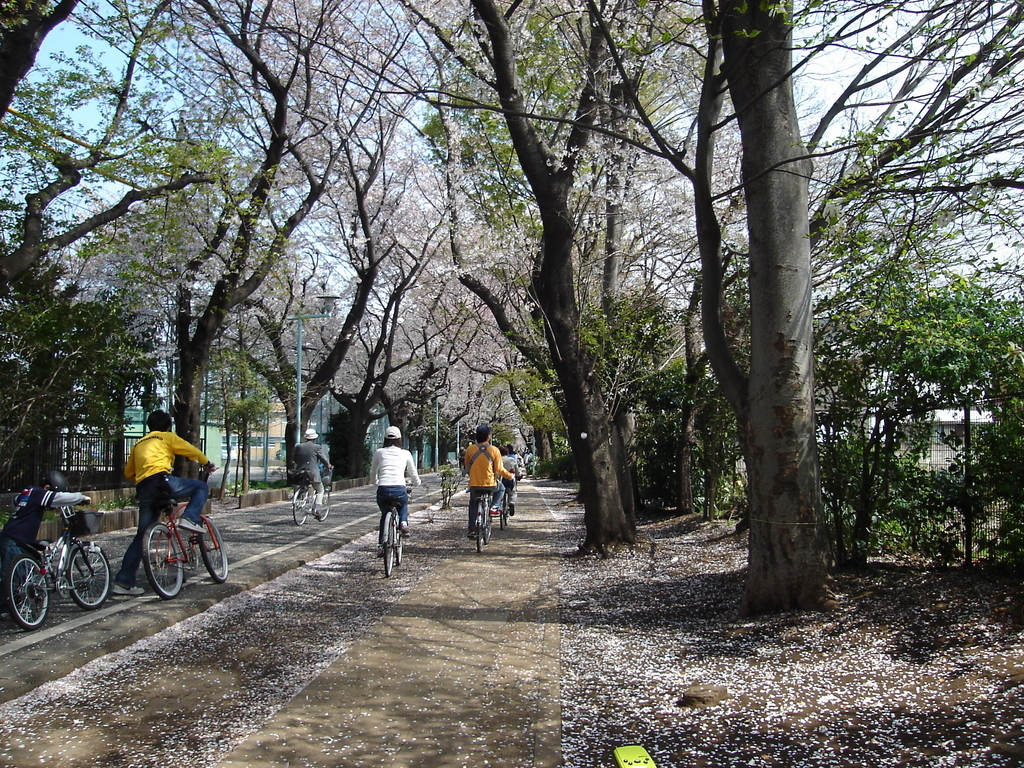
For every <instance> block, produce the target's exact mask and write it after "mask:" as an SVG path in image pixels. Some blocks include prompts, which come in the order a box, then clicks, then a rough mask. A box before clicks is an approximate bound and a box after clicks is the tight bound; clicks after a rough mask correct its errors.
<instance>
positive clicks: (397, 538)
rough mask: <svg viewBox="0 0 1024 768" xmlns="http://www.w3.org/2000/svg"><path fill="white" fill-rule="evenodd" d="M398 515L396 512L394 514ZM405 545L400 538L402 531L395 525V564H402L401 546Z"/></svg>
mask: <svg viewBox="0 0 1024 768" xmlns="http://www.w3.org/2000/svg"><path fill="white" fill-rule="evenodd" d="M395 517H396V518H397V517H398V514H397V513H396V514H395ZM404 545H405V541H404V539H403V538H402V532H401V531H400V530H398V526H397V525H396V526H395V565H401V564H402V547H403V546H404Z"/></svg>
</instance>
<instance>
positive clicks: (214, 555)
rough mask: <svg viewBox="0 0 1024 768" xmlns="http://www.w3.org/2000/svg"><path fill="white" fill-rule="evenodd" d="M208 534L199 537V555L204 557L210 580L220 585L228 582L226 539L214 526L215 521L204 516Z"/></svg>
mask: <svg viewBox="0 0 1024 768" xmlns="http://www.w3.org/2000/svg"><path fill="white" fill-rule="evenodd" d="M203 525H205V526H206V533H205V534H204V535H202V536H200V537H199V554H200V555H202V557H203V565H205V566H206V570H208V571H209V572H210V578H211V579H213V580H214V581H216V582H217V583H218V584H223V583H224V582H225V581H227V580H228V552H227V550H226V549H225V548H224V539H222V538H221V537H220V531H219V530H218V529H217V526H216V525H214V523H213V520H211V519H210V518H208V517H206V516H205V515H204V516H203Z"/></svg>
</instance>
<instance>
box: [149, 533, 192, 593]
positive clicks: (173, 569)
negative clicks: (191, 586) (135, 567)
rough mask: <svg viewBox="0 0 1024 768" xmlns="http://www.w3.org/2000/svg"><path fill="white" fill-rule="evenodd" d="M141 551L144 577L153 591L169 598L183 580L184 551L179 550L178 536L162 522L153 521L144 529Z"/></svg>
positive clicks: (178, 588)
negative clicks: (144, 570) (144, 569)
mask: <svg viewBox="0 0 1024 768" xmlns="http://www.w3.org/2000/svg"><path fill="white" fill-rule="evenodd" d="M142 551H143V558H142V564H143V565H144V566H146V578H148V579H149V583H150V584H151V585H152V587H153V591H154V592H156V593H157V594H158V595H160V597H162V598H163V599H164V600H170V599H171V598H172V597H174V596H175V595H177V594H178V593H179V592H180V591H181V585H182V584H183V583H184V582H185V574H184V568H183V566H184V561H185V553H184V552H182V551H181V545H180V544H179V543H178V537H177V536H175V535H174V534H173V533H171V531H170V529H169V528H168V527H167V526H166V525H164V524H163V523H153V525H151V526H149V528H147V529H146V536H145V538H144V539H143V541H142Z"/></svg>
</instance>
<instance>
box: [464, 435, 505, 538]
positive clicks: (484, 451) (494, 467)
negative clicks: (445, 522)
mask: <svg viewBox="0 0 1024 768" xmlns="http://www.w3.org/2000/svg"><path fill="white" fill-rule="evenodd" d="M463 462H464V465H465V467H466V472H467V473H468V474H469V534H468V536H469V538H471V539H472V538H475V537H476V510H475V509H474V506H475V503H476V500H477V498H478V497H479V495H480V494H482V493H486V494H488V496H489V497H490V496H491V494H493V493H494V492H495V491H496V490H498V489H499V488H500V489H501V491H504V490H505V486H504V485H502V484H500V483H499V482H498V478H499V477H504V478H506V479H508V480H511V479H512V478H513V477H515V475H513V474H512V473H511V472H509V471H508V470H506V469H505V467H504V465H503V464H502V462H501V451H500V450H498V447H497V446H494V445H491V428H490V427H489V426H488V425H486V424H481V425H480V426H479V427H477V428H476V442H473V443H470V444H469V446H468V447H467V448H466V453H465V455H464V456H463ZM500 501H501V496H495V497H494V500H493V501H492V506H493V505H494V504H495V503H497V502H500Z"/></svg>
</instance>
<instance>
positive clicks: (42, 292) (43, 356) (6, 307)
mask: <svg viewBox="0 0 1024 768" xmlns="http://www.w3.org/2000/svg"><path fill="white" fill-rule="evenodd" d="M131 328H132V320H131V314H130V312H129V311H128V309H127V307H126V305H125V303H124V301H123V298H122V297H121V296H120V295H118V294H116V293H112V292H104V293H101V294H98V295H96V296H93V297H87V296H86V295H85V294H84V293H83V292H82V290H81V289H80V288H79V287H78V286H76V285H74V284H73V283H70V282H67V281H66V280H64V279H63V278H62V273H61V270H60V269H59V268H57V267H50V268H48V269H38V268H37V269H34V270H31V271H30V272H28V273H26V274H25V275H23V277H22V279H21V280H19V281H18V282H17V283H16V284H15V285H13V286H12V287H11V290H10V291H9V292H8V293H6V294H4V295H2V296H0V414H3V416H2V417H0V456H2V457H3V459H2V460H0V479H2V478H3V477H6V475H7V474H8V473H9V471H10V467H11V465H12V464H13V463H14V462H15V461H21V460H24V457H25V455H26V454H25V451H26V450H27V449H28V448H29V447H30V446H32V445H34V444H35V443H36V441H38V440H40V439H42V438H44V437H46V436H47V435H54V434H57V433H58V432H65V433H67V432H71V433H73V432H77V431H84V432H89V433H93V434H101V435H109V436H114V437H117V438H120V437H121V435H122V430H123V428H124V423H125V422H124V410H125V407H126V406H127V405H128V404H130V403H133V402H139V401H140V400H142V399H145V398H146V397H147V395H151V392H152V387H153V384H154V381H153V371H154V369H155V362H154V359H153V356H152V351H151V349H150V348H149V345H148V344H147V343H145V341H144V340H141V339H139V338H137V337H136V336H135V335H134V334H133V333H132V330H131ZM29 455H30V452H29ZM114 461H115V463H116V462H117V457H115V459H114ZM118 469H120V467H118Z"/></svg>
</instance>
